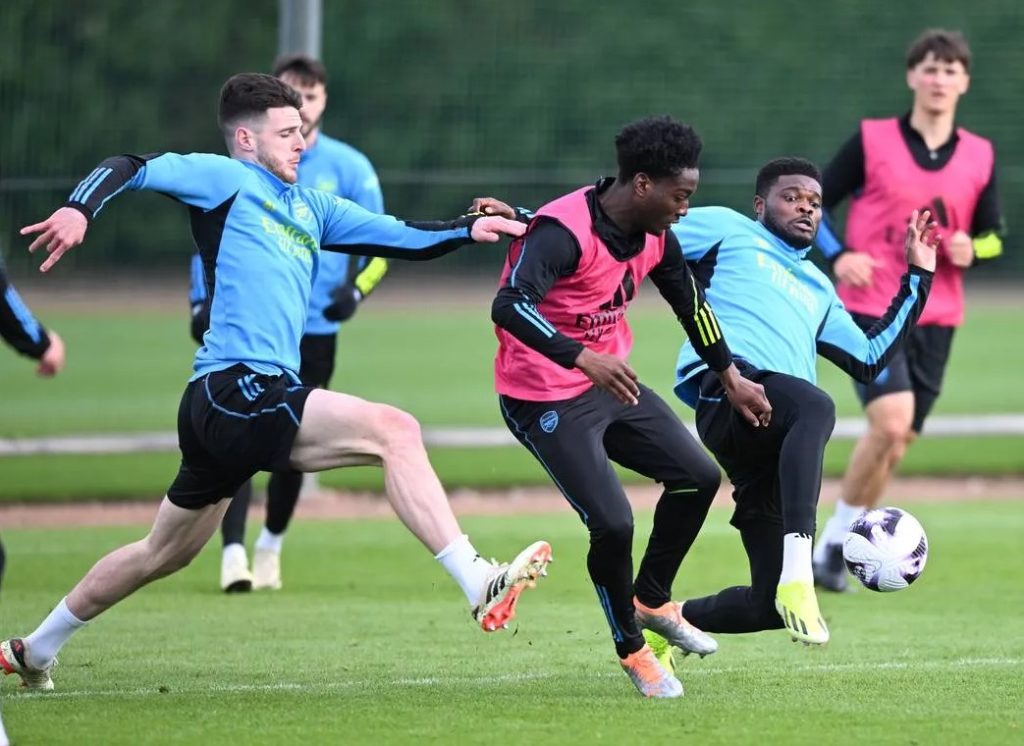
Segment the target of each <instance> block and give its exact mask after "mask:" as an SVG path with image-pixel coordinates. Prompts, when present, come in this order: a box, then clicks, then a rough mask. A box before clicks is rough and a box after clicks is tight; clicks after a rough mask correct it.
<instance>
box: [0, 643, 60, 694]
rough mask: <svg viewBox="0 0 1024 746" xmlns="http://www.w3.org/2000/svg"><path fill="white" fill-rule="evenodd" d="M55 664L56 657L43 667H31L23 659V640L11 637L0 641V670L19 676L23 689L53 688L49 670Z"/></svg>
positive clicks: (5, 673) (6, 673) (46, 689)
mask: <svg viewBox="0 0 1024 746" xmlns="http://www.w3.org/2000/svg"><path fill="white" fill-rule="evenodd" d="M56 665H57V659H56V658H54V660H53V662H51V663H50V665H48V666H46V667H45V668H33V667H32V666H30V665H29V664H28V663H27V662H26V660H25V643H24V641H23V640H21V639H19V638H17V637H12V638H11V639H10V640H4V641H3V642H0V670H3V672H4V675H5V676H9V675H11V674H12V673H16V674H18V676H20V677H21V686H22V687H23V688H25V689H40V690H42V691H44V692H48V691H50V690H51V689H53V679H52V678H50V672H51V671H53V667H54V666H56Z"/></svg>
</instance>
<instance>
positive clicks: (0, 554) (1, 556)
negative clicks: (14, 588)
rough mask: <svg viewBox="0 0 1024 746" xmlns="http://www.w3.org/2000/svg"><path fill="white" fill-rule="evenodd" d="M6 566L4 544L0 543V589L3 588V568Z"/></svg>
mask: <svg viewBox="0 0 1024 746" xmlns="http://www.w3.org/2000/svg"><path fill="white" fill-rule="evenodd" d="M6 564H7V554H6V552H4V543H3V542H2V541H0V587H2V586H3V582H4V568H5V567H6Z"/></svg>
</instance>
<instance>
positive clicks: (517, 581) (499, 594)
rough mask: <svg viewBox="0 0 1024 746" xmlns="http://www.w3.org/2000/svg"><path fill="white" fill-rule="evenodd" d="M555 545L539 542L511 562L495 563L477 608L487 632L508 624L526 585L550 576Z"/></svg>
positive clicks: (476, 614)
mask: <svg viewBox="0 0 1024 746" xmlns="http://www.w3.org/2000/svg"><path fill="white" fill-rule="evenodd" d="M551 561H552V559H551V545H550V544H548V543H547V542H546V541H535V542H534V543H533V544H531V545H530V546H528V547H526V549H524V550H523V551H521V552H520V553H519V554H518V555H516V558H515V559H514V560H512V561H511V562H510V563H508V564H502V565H495V566H494V571H493V574H492V575H491V577H490V578H488V580H487V583H486V585H485V586H484V588H483V590H482V591H481V597H480V603H478V604H477V605H476V606H474V607H473V618H474V619H475V620H476V621H477V623H478V624H479V625H480V627H481V629H483V631H484V632H494V631H495V630H498V629H504V628H505V627H507V626H508V623H509V622H511V621H512V620H513V619H514V618H515V615H516V602H517V601H519V595H520V594H521V593H522V592H523V590H524V589H526V588H533V587H534V586H535V585H537V578H539V577H541V576H542V575H547V574H548V572H547V566H548V563H550V562H551Z"/></svg>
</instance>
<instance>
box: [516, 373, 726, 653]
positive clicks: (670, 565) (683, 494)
mask: <svg viewBox="0 0 1024 746" xmlns="http://www.w3.org/2000/svg"><path fill="white" fill-rule="evenodd" d="M640 391H641V393H640V398H639V402H640V403H639V404H638V405H637V406H635V407H631V406H628V405H625V404H621V403H619V402H618V401H616V400H615V399H614V398H612V397H611V396H610V395H609V394H606V393H604V392H603V391H600V390H598V389H596V388H591V389H590V390H588V391H586V392H585V393H583V394H581V395H579V396H577V397H576V398H574V399H567V400H563V401H553V402H528V401H522V400H518V399H512V398H510V397H507V396H502V397H500V403H501V410H502V414H503V415H504V417H505V422H506V424H507V425H508V427H509V429H510V430H511V431H512V433H513V434H514V435H515V436H516V438H517V439H518V440H519V442H520V443H522V444H523V445H524V446H526V448H527V449H528V450H529V451H530V452H531V453H532V454H533V455H534V457H535V458H536V459H537V460H538V461H540V463H541V465H542V466H544V468H545V469H546V470H547V472H548V474H549V475H550V476H551V478H552V480H553V481H554V483H555V485H556V486H557V487H558V488H559V490H561V492H562V494H563V495H564V496H565V499H566V500H568V501H569V504H570V505H571V506H572V507H573V508H574V509H575V510H576V512H577V513H578V514H579V516H580V518H581V519H582V520H583V523H584V524H585V525H586V527H587V530H588V531H589V532H590V551H589V553H588V555H587V569H588V570H589V572H590V578H591V580H592V581H593V583H594V587H595V589H596V590H597V596H598V600H599V601H600V603H601V607H602V609H603V610H604V612H605V616H606V618H607V620H608V625H609V626H610V627H611V631H612V639H613V640H614V641H615V648H616V651H617V652H618V654H619V656H620V657H623V658H624V657H625V656H627V655H629V654H630V653H633V652H636V651H637V650H639V649H640V648H641V647H643V644H644V641H643V637H642V636H641V634H640V630H639V629H638V627H637V624H636V618H635V606H634V604H633V595H634V593H635V594H636V597H637V598H638V599H639V600H640V601H641V602H642V603H644V604H645V605H648V606H660V605H661V604H663V603H665V602H667V601H669V600H670V598H671V592H672V582H673V581H674V580H675V576H676V573H677V572H678V570H679V566H680V564H681V563H682V561H683V558H684V557H685V556H686V553H687V552H688V551H689V549H690V546H691V545H692V544H693V541H694V539H695V538H696V537H697V533H698V532H699V531H700V527H701V526H702V525H703V523H704V519H705V517H706V516H707V512H708V508H709V507H710V505H711V501H712V500H713V499H714V496H715V493H716V492H717V491H718V485H719V483H720V481H721V473H720V472H719V470H718V467H716V466H715V464H714V462H713V461H712V460H711V459H710V458H708V456H707V454H706V453H704V451H703V450H702V449H701V447H700V445H699V444H698V443H697V441H696V440H695V439H694V438H693V436H691V435H690V433H689V432H688V431H687V430H686V428H685V427H683V424H682V423H681V422H680V421H679V419H678V418H677V417H676V415H675V414H674V413H673V412H672V410H671V409H669V407H668V405H667V404H665V402H664V401H662V400H661V399H660V398H659V397H658V395H657V394H655V393H654V392H653V391H651V390H650V389H649V388H647V387H645V386H641V387H640ZM609 459H610V460H609ZM611 461H615V462H616V463H618V464H621V465H622V466H625V467H626V468H629V469H632V470H633V471H636V472H639V473H640V474H643V475H644V476H646V477H649V478H651V479H654V480H655V481H658V482H661V483H662V484H663V485H664V486H665V491H664V492H663V493H662V496H661V499H660V500H659V501H658V505H657V507H656V508H655V511H654V527H653V530H652V532H651V538H650V540H649V541H648V544H647V551H646V552H645V554H644V557H643V560H642V561H641V563H640V570H639V572H638V573H637V576H636V583H635V586H634V582H633V555H632V552H633V511H632V509H631V508H630V504H629V500H628V499H627V497H626V493H625V491H624V490H623V489H622V484H621V483H620V482H619V479H618V477H617V475H616V474H615V470H614V469H613V468H612V465H611Z"/></svg>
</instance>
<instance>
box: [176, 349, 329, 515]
mask: <svg viewBox="0 0 1024 746" xmlns="http://www.w3.org/2000/svg"><path fill="white" fill-rule="evenodd" d="M311 391H313V389H312V388H311V387H309V386H306V385H302V384H295V383H293V382H292V381H291V379H290V378H289V377H288V376H284V375H279V376H267V375H263V374H260V373H256V372H254V371H252V370H251V369H250V368H248V367H246V366H245V365H235V366H233V367H231V368H228V369H227V370H222V371H218V372H216V373H209V374H207V375H205V376H202V377H201V378H197V379H196V380H194V381H191V382H190V383H189V384H188V386H187V387H186V388H185V393H184V395H183V396H182V397H181V406H180V407H179V408H178V445H179V447H180V448H181V468H180V469H179V470H178V476H177V477H175V479H174V483H173V484H172V485H171V487H170V489H169V490H168V491H167V497H168V498H169V499H170V501H171V502H172V503H174V504H175V505H177V506H178V507H181V508H188V509H192V510H195V509H199V508H202V507H205V506H207V505H212V504H214V503H216V502H218V501H220V500H222V499H223V498H225V497H231V496H232V495H234V494H235V492H237V491H238V488H239V487H241V486H242V484H243V483H244V482H245V481H246V480H248V479H250V478H252V476H253V474H255V473H256V472H258V471H283V470H287V469H289V468H290V465H289V457H290V455H291V450H292V443H293V442H294V441H295V435H296V433H298V431H299V423H300V422H301V421H302V412H303V409H304V408H305V405H306V398H307V397H308V396H309V394H310V392H311Z"/></svg>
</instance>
